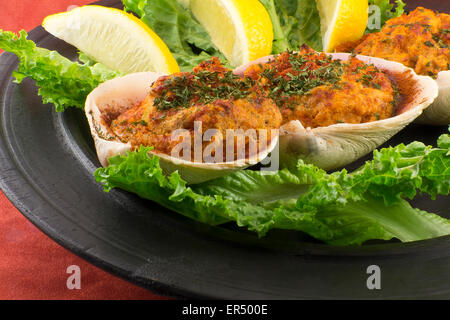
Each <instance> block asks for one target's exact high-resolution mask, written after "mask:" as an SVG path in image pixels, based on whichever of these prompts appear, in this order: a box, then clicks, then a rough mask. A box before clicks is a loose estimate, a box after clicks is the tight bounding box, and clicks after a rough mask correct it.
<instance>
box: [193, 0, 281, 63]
mask: <svg viewBox="0 0 450 320" xmlns="http://www.w3.org/2000/svg"><path fill="white" fill-rule="evenodd" d="M189 6H190V9H191V11H192V13H193V14H194V16H195V18H196V19H197V20H198V21H199V22H200V24H202V25H203V27H204V28H205V29H206V31H207V32H208V34H209V35H210V36H211V40H212V41H213V43H214V45H215V46H216V47H217V48H218V49H219V50H220V51H221V52H222V53H223V54H224V55H225V57H226V58H227V59H228V61H229V62H230V63H231V65H233V66H240V65H242V64H245V63H248V62H250V61H253V60H255V59H258V58H261V57H264V56H267V55H269V54H271V52H272V42H273V27H272V20H271V19H270V16H269V13H268V12H267V11H266V9H265V8H264V6H263V5H262V4H261V3H260V2H259V1H258V0H190V1H189Z"/></svg>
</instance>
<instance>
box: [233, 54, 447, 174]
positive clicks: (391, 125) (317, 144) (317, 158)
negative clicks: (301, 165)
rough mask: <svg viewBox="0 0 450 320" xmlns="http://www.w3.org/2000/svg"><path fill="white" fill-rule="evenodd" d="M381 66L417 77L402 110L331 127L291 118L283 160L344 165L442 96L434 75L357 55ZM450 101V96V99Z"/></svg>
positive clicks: (282, 147) (283, 133) (284, 135)
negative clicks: (377, 118) (381, 117)
mask: <svg viewBox="0 0 450 320" xmlns="http://www.w3.org/2000/svg"><path fill="white" fill-rule="evenodd" d="M330 55H331V56H332V57H333V58H334V59H340V60H344V61H346V60H348V59H349V57H350V56H351V54H348V53H331V54H330ZM357 57H358V58H359V59H360V60H362V61H364V62H365V63H367V64H373V65H375V66H376V67H378V68H379V69H380V70H386V71H390V72H394V73H403V72H405V71H409V72H411V75H412V77H413V80H414V81H415V90H414V93H410V94H414V96H413V97H412V98H413V99H412V101H411V102H410V103H409V104H408V105H407V106H404V107H403V108H402V112H401V113H400V114H398V115H397V116H394V117H392V118H389V119H385V120H380V121H374V122H369V123H362V124H346V123H343V124H336V125H332V126H328V127H318V128H314V129H311V128H305V127H303V125H302V124H301V122H300V121H298V120H296V121H291V122H289V123H287V124H285V125H284V126H283V127H282V128H281V129H280V163H281V164H282V165H287V166H290V165H293V164H295V163H296V162H297V161H298V159H303V160H304V161H305V162H307V163H311V164H314V165H316V166H318V167H320V168H322V169H325V170H333V169H336V168H341V167H343V166H345V165H347V164H349V163H352V162H353V161H355V160H357V159H359V158H361V157H363V156H365V155H366V154H368V153H370V152H371V151H373V150H374V149H376V148H378V147H379V146H380V145H382V144H383V143H385V142H386V141H388V140H389V139H390V138H391V137H392V136H394V135H395V134H397V133H398V132H399V131H401V130H402V129H403V128H404V127H406V126H407V125H408V124H410V123H411V122H413V121H414V120H416V119H417V118H418V117H419V116H420V115H421V114H422V113H423V111H424V110H425V109H426V108H427V107H428V106H430V105H431V104H432V103H433V101H434V100H435V98H436V97H437V96H438V85H437V83H436V81H434V80H433V79H432V78H430V77H425V76H419V75H417V74H416V73H414V71H413V70H412V69H410V68H407V67H405V66H404V65H402V64H400V63H397V62H392V61H387V60H384V59H380V58H373V57H367V56H357ZM271 58H273V56H268V57H264V58H261V59H258V60H256V61H253V62H251V63H249V64H246V65H244V66H241V67H239V68H237V69H236V70H235V71H234V72H235V74H238V75H242V74H243V73H244V72H245V70H246V69H247V68H248V67H249V66H251V65H253V64H257V63H266V62H267V61H269V60H270V59H271ZM447 101H448V100H447Z"/></svg>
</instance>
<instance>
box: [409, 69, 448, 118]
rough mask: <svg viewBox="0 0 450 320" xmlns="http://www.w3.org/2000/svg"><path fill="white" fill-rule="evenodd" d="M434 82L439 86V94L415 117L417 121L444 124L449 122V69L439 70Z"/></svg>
mask: <svg viewBox="0 0 450 320" xmlns="http://www.w3.org/2000/svg"><path fill="white" fill-rule="evenodd" d="M436 82H437V84H438V87H439V96H438V97H437V99H436V100H434V102H433V104H432V105H431V106H429V107H428V108H427V109H426V110H425V111H424V112H423V115H421V116H420V117H419V119H417V122H419V123H424V124H432V125H443V126H446V125H449V124H450V71H441V72H439V73H438V77H437V79H436Z"/></svg>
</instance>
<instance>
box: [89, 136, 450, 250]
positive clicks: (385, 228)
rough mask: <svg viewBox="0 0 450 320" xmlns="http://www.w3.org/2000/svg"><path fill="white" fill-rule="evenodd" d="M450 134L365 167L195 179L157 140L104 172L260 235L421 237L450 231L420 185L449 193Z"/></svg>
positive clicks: (100, 174)
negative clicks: (153, 150) (166, 160)
mask: <svg viewBox="0 0 450 320" xmlns="http://www.w3.org/2000/svg"><path fill="white" fill-rule="evenodd" d="M448 139H449V136H448V135H444V136H442V137H441V138H440V139H439V147H438V148H432V147H429V146H425V145H423V144H421V143H412V144H410V145H408V146H405V145H399V146H397V147H395V148H387V149H383V150H381V151H376V152H375V153H374V159H373V161H369V162H367V163H366V164H365V165H364V166H363V167H362V168H360V169H359V170H357V171H355V172H353V173H348V172H347V171H346V170H342V171H340V172H335V173H332V174H328V173H326V172H325V171H323V170H321V169H318V168H317V167H315V166H312V165H308V164H305V163H303V162H302V161H299V163H298V165H297V167H296V168H294V169H289V170H288V169H283V170H280V171H277V172H264V171H261V172H259V171H251V170H242V171H239V172H236V173H233V174H231V175H228V176H226V177H223V178H220V179H217V180H214V181H210V182H207V183H203V184H199V185H191V186H187V185H186V183H185V182H184V181H183V180H182V179H181V177H180V176H179V175H178V173H173V174H172V175H170V176H164V174H163V171H162V170H161V168H160V166H159V159H158V158H157V157H150V156H149V155H148V152H149V150H150V149H149V148H141V149H140V150H139V151H137V152H130V153H129V154H128V155H127V156H118V157H114V158H112V159H111V163H110V166H109V167H107V168H101V169H98V171H97V172H96V179H97V181H98V182H100V183H102V184H103V185H104V186H105V191H108V192H109V191H111V190H112V189H113V188H121V189H124V190H127V191H129V192H134V193H136V194H138V195H139V196H141V197H143V198H146V199H149V200H152V201H155V202H158V203H159V204H161V205H163V206H165V207H166V208H168V209H171V210H173V211H176V212H178V213H180V214H183V215H185V216H187V217H189V218H192V219H195V220H197V221H200V222H203V223H208V224H211V225H220V224H221V223H224V222H229V221H235V222H236V223H237V225H238V226H240V227H245V228H248V229H249V230H251V231H254V232H256V233H257V234H258V235H259V236H264V235H265V234H266V233H267V232H268V231H269V230H271V229H289V230H298V231H302V232H306V233H308V234H309V235H311V236H313V237H315V238H316V239H319V240H321V241H324V242H326V243H329V244H333V245H352V244H362V243H364V242H365V241H367V240H371V239H382V240H389V239H392V238H397V239H399V240H401V241H404V242H408V241H417V240H423V239H429V238H434V237H439V236H444V235H449V234H450V221H448V220H446V219H444V218H441V217H439V216H437V215H435V214H432V213H427V212H424V211H421V210H418V209H414V208H412V207H411V205H410V204H409V203H408V202H407V201H406V200H405V199H407V198H413V197H414V196H415V195H416V194H417V192H421V193H427V194H429V195H431V196H432V197H435V196H437V195H448V194H449V188H450V149H449V146H448Z"/></svg>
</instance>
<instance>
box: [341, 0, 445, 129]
mask: <svg viewBox="0 0 450 320" xmlns="http://www.w3.org/2000/svg"><path fill="white" fill-rule="evenodd" d="M336 51H338V52H350V51H352V52H354V53H356V54H361V55H366V56H372V57H379V58H383V59H387V60H391V61H396V62H400V63H402V64H404V65H405V66H407V67H410V68H412V69H414V71H415V72H416V73H417V74H419V75H425V76H430V77H432V78H433V79H435V80H436V82H437V84H438V86H439V96H438V98H437V99H436V100H435V101H434V103H433V104H432V105H431V106H430V107H429V108H427V109H426V110H425V111H424V113H423V115H422V116H421V117H420V118H419V119H418V122H421V123H426V124H434V125H449V124H450V71H449V67H450V15H448V14H445V13H436V12H434V11H432V10H429V9H425V8H422V7H419V8H417V9H415V10H414V11H412V12H410V13H409V14H404V15H402V16H400V17H398V18H394V19H391V20H389V21H387V22H386V24H385V25H384V27H383V28H382V29H381V30H380V31H379V32H376V33H372V34H368V35H366V36H364V37H363V38H362V39H361V40H359V41H357V42H355V43H346V44H343V45H341V46H340V47H338V48H337V49H336Z"/></svg>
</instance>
